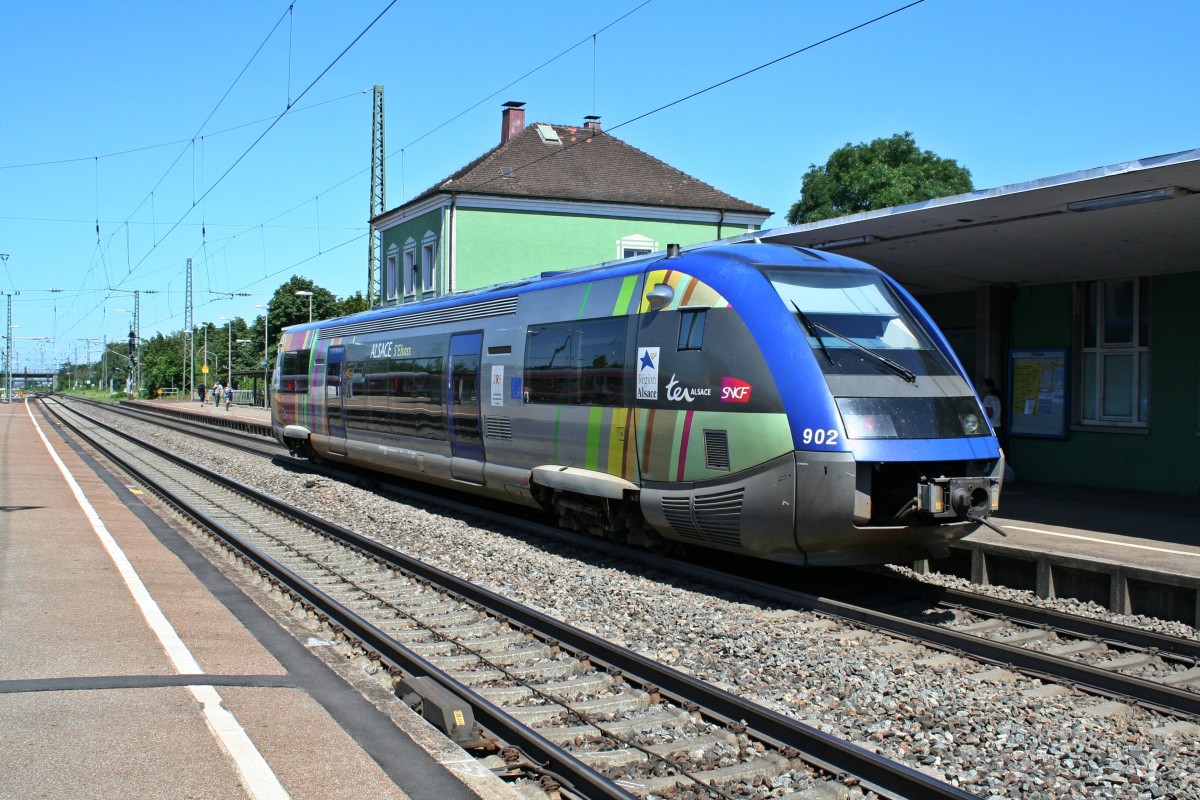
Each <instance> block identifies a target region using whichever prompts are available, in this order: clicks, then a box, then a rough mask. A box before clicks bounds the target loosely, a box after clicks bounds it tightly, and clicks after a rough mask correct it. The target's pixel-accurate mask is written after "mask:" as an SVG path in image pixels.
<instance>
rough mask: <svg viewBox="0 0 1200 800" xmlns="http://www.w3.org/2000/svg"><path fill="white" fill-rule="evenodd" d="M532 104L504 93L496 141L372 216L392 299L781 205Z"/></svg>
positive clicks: (648, 249)
mask: <svg viewBox="0 0 1200 800" xmlns="http://www.w3.org/2000/svg"><path fill="white" fill-rule="evenodd" d="M523 106H524V104H523V103H515V102H512V103H505V104H504V109H503V111H502V113H501V125H500V141H499V143H498V144H497V145H496V146H495V147H493V148H492V149H490V150H488V151H487V152H486V153H484V154H483V155H482V156H480V157H479V158H477V159H475V160H474V161H472V162H470V163H469V164H467V165H466V166H464V167H462V168H461V169H459V170H457V171H455V172H454V173H452V174H451V175H450V176H448V177H446V178H445V179H443V180H441V181H438V182H437V183H436V184H435V185H433V186H431V187H430V188H429V189H427V190H425V191H424V192H421V193H420V194H418V195H417V196H416V197H414V198H413V199H411V200H409V201H408V202H406V203H404V204H403V205H401V206H397V207H396V208H393V209H390V210H388V211H386V212H384V213H383V214H381V215H379V216H378V217H375V218H374V219H372V220H371V225H372V226H374V227H375V229H376V230H378V231H379V234H380V253H379V263H380V265H381V270H380V272H381V274H380V304H381V305H398V304H403V303H410V302H417V301H419V300H425V299H429V298H432V297H437V296H439V295H442V294H446V293H448V292H453V291H464V290H469V289H477V288H480V287H483V286H491V285H493V284H497V283H504V282H506V281H513V280H520V279H524V278H528V277H531V276H534V275H538V274H540V273H542V272H547V271H559V270H564V269H572V268H575V267H584V266H590V265H592V264H599V263H602V262H606V261H613V260H617V259H621V258H628V257H631V256H637V255H644V254H646V253H652V252H655V251H658V250H664V249H665V248H666V246H667V244H668V243H676V244H682V245H688V244H694V243H698V242H707V241H712V240H714V239H723V238H726V237H729V236H736V235H738V234H741V233H746V232H752V231H757V230H759V229H760V228H761V227H762V224H763V222H765V221H766V219H767V218H768V217H769V216H770V215H771V211H770V209H767V208H764V207H762V206H759V205H755V204H753V203H748V202H746V201H744V200H739V199H738V198H736V197H732V196H731V195H729V194H726V193H725V192H722V191H721V190H719V189H716V188H715V187H713V186H710V185H709V184H707V183H704V182H703V181H701V180H699V179H697V178H694V177H692V176H691V175H688V174H686V173H684V172H682V171H681V170H678V169H676V168H675V167H672V166H671V165H669V164H666V163H665V162H663V161H660V160H659V159H657V158H654V157H653V156H651V155H649V154H648V153H645V152H643V151H641V150H639V149H637V148H636V147H633V146H631V145H629V144H627V143H626V142H623V141H621V140H620V139H619V138H617V137H615V136H612V135H611V134H608V133H605V132H604V131H603V130H602V128H601V125H600V121H599V118H596V117H591V118H588V119H587V120H585V121H584V122H583V124H581V125H551V124H548V123H533V124H530V125H526V124H525V109H524V108H523Z"/></svg>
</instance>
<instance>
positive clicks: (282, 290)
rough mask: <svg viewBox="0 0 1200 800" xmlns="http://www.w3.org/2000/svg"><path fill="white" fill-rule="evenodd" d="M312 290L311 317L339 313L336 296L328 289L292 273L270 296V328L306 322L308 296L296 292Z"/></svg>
mask: <svg viewBox="0 0 1200 800" xmlns="http://www.w3.org/2000/svg"><path fill="white" fill-rule="evenodd" d="M299 291H305V292H312V293H313V295H312V318H313V321H314V322H315V321H317V320H319V319H329V318H331V317H336V316H337V315H338V313H339V308H340V304H339V302H338V299H337V296H336V295H335V294H334V293H333V292H331V291H329V290H328V289H322V288H321V287H319V286H317V285H316V284H314V283H313V282H312V281H311V280H309V279H308V278H301V277H300V276H299V275H293V276H292V277H291V278H290V279H289V280H288V281H287V282H286V283H285V284H283V285H282V286H280V287H279V288H278V289H276V290H275V294H273V295H272V296H271V328H272V329H282V328H286V327H288V326H289V325H299V324H300V323H302V322H308V301H309V298H308V297H306V296H305V297H300V296H297V295H296V292H299Z"/></svg>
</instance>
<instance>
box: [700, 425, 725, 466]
mask: <svg viewBox="0 0 1200 800" xmlns="http://www.w3.org/2000/svg"><path fill="white" fill-rule="evenodd" d="M704 465H705V466H706V467H708V468H709V469H720V470H725V471H726V472H728V471H729V434H727V433H726V432H725V431H705V432H704Z"/></svg>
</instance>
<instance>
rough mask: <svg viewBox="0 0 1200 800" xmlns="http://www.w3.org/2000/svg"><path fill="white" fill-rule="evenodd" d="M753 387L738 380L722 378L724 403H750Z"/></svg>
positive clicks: (722, 399) (722, 398)
mask: <svg viewBox="0 0 1200 800" xmlns="http://www.w3.org/2000/svg"><path fill="white" fill-rule="evenodd" d="M753 389H754V387H753V386H751V385H750V384H748V383H746V382H745V381H742V380H738V379H737V378H721V402H722V403H749V402H750V392H751V391H752V390H753Z"/></svg>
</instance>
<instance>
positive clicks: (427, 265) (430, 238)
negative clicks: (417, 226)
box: [421, 231, 437, 292]
mask: <svg viewBox="0 0 1200 800" xmlns="http://www.w3.org/2000/svg"><path fill="white" fill-rule="evenodd" d="M436 290H437V234H435V233H434V232H433V231H426V232H425V236H424V237H423V238H422V239H421V291H422V292H433V291H436Z"/></svg>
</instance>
